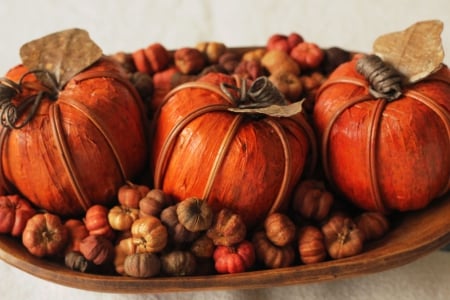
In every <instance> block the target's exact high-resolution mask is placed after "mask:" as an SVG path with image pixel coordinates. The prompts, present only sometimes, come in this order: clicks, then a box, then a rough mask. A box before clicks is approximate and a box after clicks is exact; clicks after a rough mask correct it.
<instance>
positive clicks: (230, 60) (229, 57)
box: [219, 51, 241, 74]
mask: <svg viewBox="0 0 450 300" xmlns="http://www.w3.org/2000/svg"><path fill="white" fill-rule="evenodd" d="M240 61H241V57H240V56H239V55H238V54H237V53H235V52H231V51H227V52H225V53H224V54H222V55H221V56H220V57H219V65H220V66H222V67H223V68H224V69H225V70H227V72H228V73H229V74H232V73H233V72H234V69H236V67H237V65H238V64H239V62H240Z"/></svg>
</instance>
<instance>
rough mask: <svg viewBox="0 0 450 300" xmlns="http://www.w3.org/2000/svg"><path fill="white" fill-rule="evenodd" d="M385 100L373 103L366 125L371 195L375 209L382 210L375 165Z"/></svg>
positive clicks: (383, 206) (382, 204) (383, 208)
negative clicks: (369, 118)
mask: <svg viewBox="0 0 450 300" xmlns="http://www.w3.org/2000/svg"><path fill="white" fill-rule="evenodd" d="M386 104H387V101H386V100H385V99H380V100H379V101H377V103H376V105H375V109H374V111H373V114H372V119H371V120H370V124H369V125H368V127H367V129H368V133H367V153H368V155H367V157H368V166H369V178H370V185H371V186H372V189H371V190H372V197H373V200H374V202H375V207H376V209H377V210H380V211H384V210H385V207H386V206H385V205H384V203H383V198H382V197H381V192H380V184H379V182H378V179H377V178H378V177H377V167H376V165H377V164H376V148H377V143H376V141H377V132H378V128H379V125H380V121H381V114H382V113H383V110H384V108H385V107H386Z"/></svg>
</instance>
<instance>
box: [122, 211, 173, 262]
mask: <svg viewBox="0 0 450 300" xmlns="http://www.w3.org/2000/svg"><path fill="white" fill-rule="evenodd" d="M131 235H132V239H133V243H134V244H135V245H136V252H137V253H142V252H152V253H154V252H159V251H161V250H163V249H164V247H166V244H167V229H166V227H165V226H164V225H163V224H162V223H161V221H160V220H159V219H158V218H156V217H153V216H147V217H143V218H139V219H137V220H136V221H134V222H133V225H131Z"/></svg>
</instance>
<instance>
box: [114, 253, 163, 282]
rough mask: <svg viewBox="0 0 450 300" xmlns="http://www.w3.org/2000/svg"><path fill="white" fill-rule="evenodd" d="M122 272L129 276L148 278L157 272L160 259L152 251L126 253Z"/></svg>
mask: <svg viewBox="0 0 450 300" xmlns="http://www.w3.org/2000/svg"><path fill="white" fill-rule="evenodd" d="M123 268H124V273H125V274H126V275H128V276H131V277H138V278H149V277H154V276H156V275H158V274H159V272H160V270H161V261H160V259H159V257H158V256H157V255H156V254H153V253H149V252H146V253H135V254H131V255H128V256H127V257H126V258H125V261H124V263H123Z"/></svg>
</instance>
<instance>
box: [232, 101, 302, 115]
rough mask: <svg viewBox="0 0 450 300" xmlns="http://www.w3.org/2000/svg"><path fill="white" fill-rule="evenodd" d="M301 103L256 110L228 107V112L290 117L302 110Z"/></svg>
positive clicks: (270, 106)
mask: <svg viewBox="0 0 450 300" xmlns="http://www.w3.org/2000/svg"><path fill="white" fill-rule="evenodd" d="M303 101H304V100H302V101H298V102H294V103H291V104H289V105H275V104H273V105H269V106H266V107H258V108H239V107H230V108H228V110H229V111H231V112H235V113H241V114H263V115H267V116H271V117H291V116H293V115H296V114H298V113H300V112H301V111H302V109H303V106H302V104H303Z"/></svg>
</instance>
